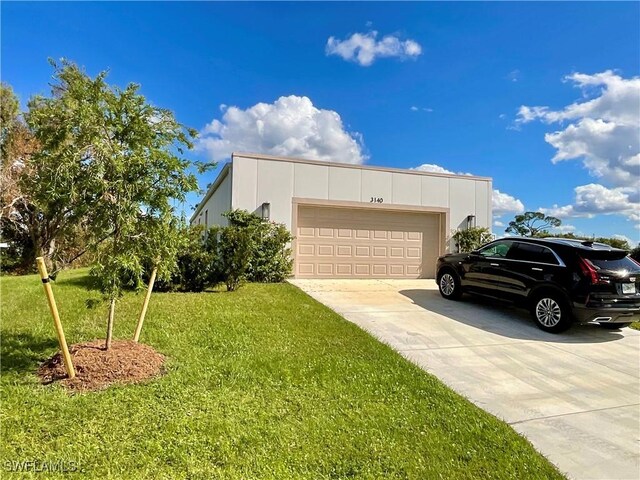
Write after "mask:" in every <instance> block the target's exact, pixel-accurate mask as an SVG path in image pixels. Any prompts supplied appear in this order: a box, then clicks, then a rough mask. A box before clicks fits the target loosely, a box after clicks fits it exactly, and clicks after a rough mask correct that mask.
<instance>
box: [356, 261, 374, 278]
mask: <svg viewBox="0 0 640 480" xmlns="http://www.w3.org/2000/svg"><path fill="white" fill-rule="evenodd" d="M354 273H355V274H356V275H370V274H371V265H369V264H368V263H356V265H355V272H354Z"/></svg>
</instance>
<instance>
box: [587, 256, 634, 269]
mask: <svg viewBox="0 0 640 480" xmlns="http://www.w3.org/2000/svg"><path fill="white" fill-rule="evenodd" d="M584 256H585V257H586V258H588V259H589V261H590V262H591V263H592V264H593V266H594V267H596V268H597V269H599V270H612V271H617V270H627V271H630V272H637V271H640V266H639V265H638V264H637V263H636V262H634V261H633V260H631V258H629V257H622V258H592V257H590V256H589V255H584Z"/></svg>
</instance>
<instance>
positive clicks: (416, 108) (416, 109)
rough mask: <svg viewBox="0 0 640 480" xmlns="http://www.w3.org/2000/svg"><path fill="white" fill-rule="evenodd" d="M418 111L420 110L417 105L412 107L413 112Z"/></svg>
mask: <svg viewBox="0 0 640 480" xmlns="http://www.w3.org/2000/svg"><path fill="white" fill-rule="evenodd" d="M418 110H420V109H419V108H418V107H416V106H415V105H411V111H412V112H417V111H418Z"/></svg>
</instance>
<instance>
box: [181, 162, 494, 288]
mask: <svg viewBox="0 0 640 480" xmlns="http://www.w3.org/2000/svg"><path fill="white" fill-rule="evenodd" d="M491 192H492V185H491V178H486V177H473V176H467V175H448V174H441V173H429V172H422V171H418V170H400V169H395V168H378V167H369V166H362V165H350V164H344V163H332V162H320V161H314V160H301V159H295V158H283V157H273V156H268V155H261V154H253V153H234V154H233V155H232V157H231V162H229V163H227V164H226V165H225V166H224V167H223V168H222V170H221V171H220V174H219V175H218V178H217V179H216V180H215V182H213V184H212V185H211V187H210V188H209V190H208V191H207V194H206V195H205V197H204V199H203V200H202V201H201V202H200V203H199V204H198V207H197V208H196V210H195V212H194V214H193V216H192V217H191V223H192V224H205V225H207V226H211V225H225V224H226V219H225V218H224V217H222V213H224V212H226V211H228V210H231V209H243V210H248V211H249V212H254V213H256V214H257V215H260V216H262V217H263V218H268V219H269V220H273V221H276V222H279V223H284V224H285V225H286V226H287V227H288V228H289V229H290V230H291V232H292V234H293V235H294V236H295V239H294V241H293V245H292V251H293V256H294V271H293V274H294V276H295V277H296V278H433V277H434V275H435V263H436V259H437V257H438V256H439V255H441V254H443V253H445V252H447V251H449V247H450V246H449V237H450V233H451V230H452V229H456V228H466V227H467V226H469V225H477V226H479V227H490V226H491Z"/></svg>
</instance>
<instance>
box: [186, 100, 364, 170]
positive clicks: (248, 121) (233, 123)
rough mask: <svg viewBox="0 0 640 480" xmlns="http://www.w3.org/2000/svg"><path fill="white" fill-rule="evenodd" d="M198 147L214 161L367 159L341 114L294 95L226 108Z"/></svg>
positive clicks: (206, 132) (341, 160)
mask: <svg viewBox="0 0 640 480" xmlns="http://www.w3.org/2000/svg"><path fill="white" fill-rule="evenodd" d="M196 148H197V149H198V150H200V151H204V152H206V153H207V154H208V155H209V157H210V158H211V159H212V160H214V161H220V160H223V159H226V158H229V157H230V156H231V153H232V152H234V151H242V152H258V153H264V154H270V155H279V156H289V157H300V158H307V159H316V160H325V161H335V162H343V163H355V164H360V163H363V162H364V161H365V160H366V159H367V156H366V155H365V154H364V152H363V149H364V144H363V141H362V136H361V135H360V134H358V133H356V132H348V131H347V130H345V128H344V125H343V123H342V119H341V118H340V115H339V114H338V113H337V112H335V111H333V110H323V109H319V108H317V107H315V106H314V105H313V103H312V102H311V100H310V99H309V98H307V97H298V96H295V95H290V96H288V97H280V98H279V99H278V100H276V101H275V102H274V103H258V104H256V105H254V106H252V107H249V108H247V109H246V110H242V109H241V108H238V107H234V106H232V107H228V108H225V109H224V114H223V115H222V119H221V120H218V119H214V120H213V121H212V122H211V123H209V124H208V125H207V126H206V127H205V128H204V129H203V130H202V132H201V134H200V138H199V139H198V141H197V143H196Z"/></svg>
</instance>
